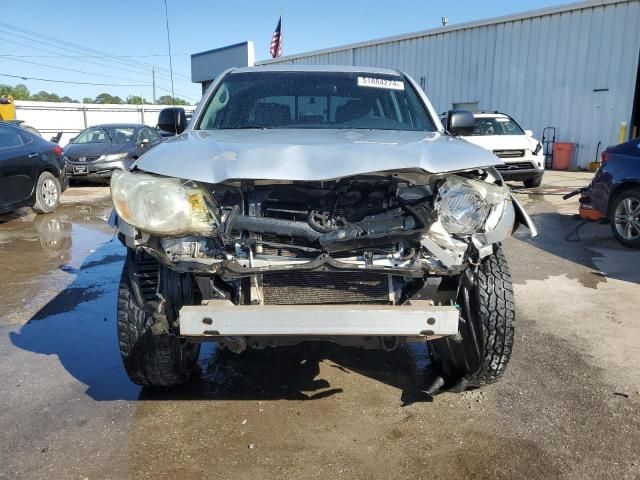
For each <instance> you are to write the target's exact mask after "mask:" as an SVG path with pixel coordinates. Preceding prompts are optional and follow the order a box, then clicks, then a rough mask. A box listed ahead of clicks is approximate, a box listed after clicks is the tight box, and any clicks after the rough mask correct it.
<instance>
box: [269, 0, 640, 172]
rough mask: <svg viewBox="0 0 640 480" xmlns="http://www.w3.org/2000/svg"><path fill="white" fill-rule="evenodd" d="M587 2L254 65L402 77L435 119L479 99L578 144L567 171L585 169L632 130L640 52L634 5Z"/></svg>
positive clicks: (639, 11) (639, 4)
mask: <svg viewBox="0 0 640 480" xmlns="http://www.w3.org/2000/svg"><path fill="white" fill-rule="evenodd" d="M591 4H592V6H589V4H588V3H586V4H585V8H578V7H574V8H573V9H570V10H568V9H567V10H565V11H563V12H561V13H551V14H542V15H537V16H530V17H529V18H520V19H516V20H512V21H504V22H501V23H494V24H485V25H479V26H470V27H469V28H462V29H459V30H453V31H447V30H446V29H444V31H443V32H440V33H439V32H438V31H437V30H436V31H431V32H423V34H416V35H415V36H412V37H409V36H406V37H402V38H400V39H398V40H391V41H386V42H383V43H377V44H373V42H371V43H370V44H364V45H354V46H347V47H345V48H337V49H332V50H331V51H328V52H318V53H317V54H309V55H304V54H303V55H297V56H295V57H290V58H286V57H284V58H282V59H278V60H274V61H267V62H261V63H269V64H271V63H294V64H296V63H304V64H333V65H361V66H377V67H388V68H397V69H401V70H404V71H406V72H407V73H409V74H410V75H411V76H413V77H414V78H415V79H416V80H418V81H419V82H420V84H421V85H423V87H424V89H425V91H426V92H427V95H428V96H429V98H430V99H431V101H432V102H433V104H434V106H435V108H436V109H437V110H438V111H439V112H441V111H445V110H447V109H449V108H451V104H452V103H453V102H474V101H477V102H479V104H480V108H482V109H486V110H500V111H503V112H506V113H508V114H510V115H512V116H513V117H514V118H515V119H516V120H517V121H518V122H519V123H520V124H521V125H522V126H523V128H530V129H532V130H533V131H534V133H535V135H536V137H537V138H539V139H540V138H541V137H542V130H543V128H544V127H546V126H555V127H556V128H557V131H558V137H557V140H560V141H569V142H574V143H576V144H577V148H576V155H575V158H574V164H576V165H580V166H586V164H587V163H589V162H590V161H592V160H594V159H595V155H596V146H597V144H598V142H602V144H603V145H605V146H606V145H610V144H615V143H617V139H618V133H619V126H620V122H623V121H626V122H627V123H629V122H630V119H631V111H632V103H633V95H634V89H635V81H636V72H637V68H638V59H639V54H640V1H637V0H630V1H626V2H602V4H601V5H596V6H593V2H591ZM605 89H606V90H605ZM594 90H603V91H594Z"/></svg>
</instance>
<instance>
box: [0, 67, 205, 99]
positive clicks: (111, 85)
mask: <svg viewBox="0 0 640 480" xmlns="http://www.w3.org/2000/svg"><path fill="white" fill-rule="evenodd" d="M0 76H2V77H11V78H19V79H20V80H39V81H41V82H54V83H70V84H74V85H97V86H106V87H150V86H151V84H150V83H94V82H74V81H71V80H55V79H51V78H39V77H27V76H24V75H8V74H5V73H0ZM156 88H157V89H158V90H162V91H163V92H167V93H171V90H167V89H166V88H162V87H159V86H157V85H156ZM178 94H179V95H180V97H182V98H184V99H185V100H189V101H191V102H194V103H196V102H197V100H195V99H194V98H193V97H189V96H187V95H182V94H180V92H178ZM172 97H174V98H175V95H173V94H172ZM154 100H155V99H154Z"/></svg>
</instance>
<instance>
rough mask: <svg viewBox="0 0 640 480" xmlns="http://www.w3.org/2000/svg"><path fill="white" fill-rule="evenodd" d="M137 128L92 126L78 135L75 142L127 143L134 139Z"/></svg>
mask: <svg viewBox="0 0 640 480" xmlns="http://www.w3.org/2000/svg"><path fill="white" fill-rule="evenodd" d="M134 133H135V128H129V127H91V128H87V129H86V130H85V131H84V132H82V133H81V134H80V135H78V136H77V137H76V139H75V140H74V141H73V143H127V142H129V141H130V140H131V139H133V135H134Z"/></svg>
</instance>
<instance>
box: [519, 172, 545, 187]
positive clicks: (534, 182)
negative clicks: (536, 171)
mask: <svg viewBox="0 0 640 480" xmlns="http://www.w3.org/2000/svg"><path fill="white" fill-rule="evenodd" d="M522 183H524V186H525V187H526V188H537V187H539V186H540V185H542V175H540V176H539V177H534V178H527V179H526V180H524V181H523V182H522Z"/></svg>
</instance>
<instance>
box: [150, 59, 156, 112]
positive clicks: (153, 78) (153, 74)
mask: <svg viewBox="0 0 640 480" xmlns="http://www.w3.org/2000/svg"><path fill="white" fill-rule="evenodd" d="M151 82H152V84H153V99H152V100H153V103H156V67H155V65H152V66H151Z"/></svg>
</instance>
